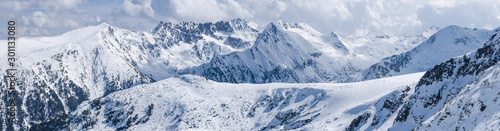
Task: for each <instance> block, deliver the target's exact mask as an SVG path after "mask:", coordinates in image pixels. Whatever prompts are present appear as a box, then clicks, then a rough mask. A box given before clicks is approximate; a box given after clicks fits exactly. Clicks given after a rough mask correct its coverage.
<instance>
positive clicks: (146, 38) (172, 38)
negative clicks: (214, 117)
mask: <svg viewBox="0 0 500 131" xmlns="http://www.w3.org/2000/svg"><path fill="white" fill-rule="evenodd" d="M247 23H248V22H245V21H243V20H241V19H236V20H232V21H226V22H222V21H221V22H217V23H210V22H209V23H204V24H194V23H189V22H185V23H181V24H177V25H171V24H169V23H162V24H160V25H159V26H158V27H157V28H156V29H155V30H153V31H151V32H136V31H129V30H125V29H120V28H116V27H112V26H110V25H108V24H101V25H98V26H91V27H86V28H81V29H77V30H74V31H70V32H67V33H64V34H62V35H59V36H54V37H34V38H30V37H22V38H20V39H19V40H18V41H17V43H19V44H18V47H17V52H16V55H17V57H18V60H17V61H16V64H18V65H16V66H17V69H18V71H19V72H18V73H17V77H18V81H19V83H18V85H19V87H18V92H20V93H19V94H18V97H19V98H18V99H17V100H18V103H19V104H18V107H17V108H18V109H19V110H17V114H18V116H20V118H24V119H20V120H19V122H17V125H14V127H12V126H8V128H2V130H3V129H7V130H11V129H16V130H27V129H37V130H42V129H56V128H60V127H65V126H67V125H65V124H61V123H66V122H67V121H68V118H67V116H68V113H69V112H70V111H72V110H75V109H76V107H77V106H78V105H79V104H80V103H82V102H83V101H86V100H92V99H95V98H99V97H102V96H105V95H107V94H109V93H112V92H114V91H117V90H122V89H127V88H130V87H132V86H135V85H140V84H145V83H151V82H155V81H157V80H162V79H165V78H167V77H172V76H174V75H175V74H176V70H177V69H180V68H186V67H191V66H196V65H197V64H201V63H203V62H205V61H208V60H209V58H206V56H210V57H211V56H212V55H211V54H214V53H215V52H218V53H229V52H231V51H237V50H241V49H244V48H246V47H247V46H251V43H253V42H252V37H255V35H256V34H257V31H256V30H255V29H253V28H251V27H250V25H248V24H247ZM167 29H170V30H172V31H168V32H162V31H165V30H167ZM200 37H201V38H200ZM247 37H248V38H247ZM228 39H231V40H228ZM225 41H226V42H225ZM234 41H236V42H234ZM4 43H6V42H4ZM169 43H171V44H169ZM235 43H242V44H241V46H240V47H237V49H236V48H232V47H231V46H229V45H228V44H235ZM244 43H247V44H250V45H244ZM2 45H4V44H2ZM3 51H5V50H2V51H0V52H3ZM3 53H4V54H6V53H5V52H3ZM207 54H208V55H207ZM0 60H3V61H7V60H6V58H5V57H1V58H0ZM0 69H1V70H5V69H7V65H6V64H2V65H0ZM4 73H5V72H4ZM4 76H6V75H5V74H4ZM6 80H7V79H4V81H2V82H1V83H0V85H2V87H3V85H7V81H6ZM0 90H1V91H5V90H6V88H2V89H0ZM1 97H2V98H3V99H4V100H6V99H7V95H6V94H1ZM3 109H4V108H2V109H1V110H2V111H5V110H3ZM5 122H6V117H2V124H3V125H5V124H6V123H5ZM2 127H6V126H2Z"/></svg>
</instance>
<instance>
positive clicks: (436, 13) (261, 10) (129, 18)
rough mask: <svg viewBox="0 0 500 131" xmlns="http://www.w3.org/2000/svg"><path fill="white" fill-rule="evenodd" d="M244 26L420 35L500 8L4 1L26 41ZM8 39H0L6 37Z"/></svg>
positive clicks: (408, 3) (479, 1) (321, 1)
mask: <svg viewBox="0 0 500 131" xmlns="http://www.w3.org/2000/svg"><path fill="white" fill-rule="evenodd" d="M234 18H244V19H246V20H248V21H253V22H256V23H257V24H259V26H260V27H263V26H265V25H267V24H268V23H269V22H272V21H277V20H285V21H288V22H300V23H307V24H309V25H311V26H312V27H313V28H315V29H317V30H318V31H320V32H322V33H328V32H332V31H333V32H336V33H339V34H341V35H351V34H352V35H364V34H366V33H368V32H381V33H386V34H391V35H415V34H420V33H422V32H423V31H425V30H426V29H428V28H429V27H430V26H438V27H445V26H447V25H459V26H462V27H470V28H486V29H493V28H496V27H498V26H500V1H499V0H433V1H428V0H1V1H0V21H4V23H5V25H4V26H0V30H6V27H7V26H6V25H7V24H6V23H7V21H8V20H15V21H16V22H17V27H18V32H20V33H21V34H22V35H31V36H50V35H57V34H60V33H63V32H66V31H69V30H73V29H76V28H80V27H85V26H90V25H97V24H100V23H103V22H106V23H109V24H111V25H113V26H116V27H120V28H125V29H131V30H144V31H146V30H151V29H153V28H154V27H155V26H156V25H157V24H158V23H159V22H160V21H169V22H173V23H179V22H182V21H194V22H207V21H219V20H230V19H234ZM5 32H6V31H3V32H1V33H0V35H1V36H5Z"/></svg>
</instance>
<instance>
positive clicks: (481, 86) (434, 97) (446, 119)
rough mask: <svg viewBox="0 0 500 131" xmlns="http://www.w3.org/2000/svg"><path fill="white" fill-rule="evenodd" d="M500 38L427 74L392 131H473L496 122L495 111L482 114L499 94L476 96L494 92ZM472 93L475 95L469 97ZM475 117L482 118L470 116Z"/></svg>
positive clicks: (492, 37)
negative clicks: (423, 130)
mask: <svg viewBox="0 0 500 131" xmlns="http://www.w3.org/2000/svg"><path fill="white" fill-rule="evenodd" d="M499 37H500V35H499V34H495V35H493V36H491V38H490V39H489V40H488V41H487V42H486V43H485V44H484V45H483V47H481V48H479V49H477V50H476V51H473V52H470V53H467V54H465V55H463V56H459V57H455V58H452V59H449V60H447V61H445V62H443V63H440V64H438V65H436V66H434V67H433V68H432V69H430V70H429V71H427V72H426V73H425V75H424V76H423V77H422V78H421V80H420V81H419V83H418V85H417V87H416V91H415V93H414V94H413V95H412V96H411V97H410V99H409V101H408V102H406V103H405V104H404V105H403V107H402V109H401V110H400V111H399V112H398V116H397V118H396V122H395V123H394V126H393V127H391V129H396V130H410V129H413V128H415V127H418V126H421V127H420V128H426V129H427V128H429V129H433V126H434V127H435V126H439V128H447V129H456V128H458V129H462V128H465V129H472V126H474V125H476V126H475V127H477V126H479V123H483V124H484V123H485V122H494V121H498V118H497V117H495V116H496V115H497V112H496V111H495V109H493V110H490V109H488V110H487V112H484V111H485V109H487V108H489V107H492V108H494V107H495V105H492V103H491V102H492V101H491V100H492V99H494V98H495V97H498V94H497V93H498V92H491V93H484V94H481V96H477V95H479V94H477V92H488V91H495V90H496V89H492V88H497V87H496V86H495V81H496V76H498V74H495V72H496V70H497V66H498V62H499V61H500V39H499ZM489 87H491V88H489ZM471 92H472V93H474V92H475V93H476V94H475V95H472V94H471ZM485 99H489V100H485ZM483 100H484V101H483ZM472 102H477V103H472ZM493 103H495V102H493ZM488 106H489V107H488ZM478 110H479V111H478ZM479 112H482V113H479ZM475 114H478V115H479V114H480V115H481V116H477V117H476V116H471V115H475ZM453 118H459V119H453ZM476 118H477V119H476ZM422 122H424V123H422ZM468 122H471V123H468ZM422 124H423V125H422ZM441 124H443V125H441ZM484 126H486V125H484ZM494 126H495V125H488V126H487V127H477V128H478V129H480V128H491V127H494Z"/></svg>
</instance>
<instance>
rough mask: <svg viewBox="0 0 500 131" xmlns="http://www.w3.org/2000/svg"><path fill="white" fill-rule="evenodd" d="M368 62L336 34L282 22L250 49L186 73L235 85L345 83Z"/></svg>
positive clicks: (272, 24) (270, 26) (220, 56)
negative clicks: (325, 33) (323, 32)
mask: <svg viewBox="0 0 500 131" xmlns="http://www.w3.org/2000/svg"><path fill="white" fill-rule="evenodd" d="M364 62H365V60H364V58H362V57H360V56H358V55H356V54H355V53H354V52H353V51H352V50H351V49H350V48H348V47H347V46H346V45H344V44H343V43H342V42H341V41H340V40H339V39H338V37H337V35H335V34H334V33H330V34H327V35H323V34H321V33H319V32H317V31H315V30H314V29H312V28H311V27H309V26H308V25H306V24H297V23H287V22H284V21H279V22H273V23H271V24H269V25H268V26H267V28H266V29H264V31H263V32H262V33H260V34H259V36H258V37H257V40H256V41H255V44H254V45H253V46H252V47H251V48H250V49H248V50H245V51H242V52H234V53H230V54H227V55H218V56H215V57H214V58H213V59H212V60H211V61H210V62H209V63H206V64H203V65H201V66H198V67H195V68H191V69H187V70H184V71H182V72H183V73H184V74H198V75H201V76H205V77H207V78H208V79H211V80H215V81H220V82H231V83H270V82H292V83H297V82H299V83H307V82H328V81H336V82H344V81H349V80H350V78H351V77H352V76H353V75H354V74H356V73H357V72H359V71H360V69H361V67H362V65H366V64H363V63H364Z"/></svg>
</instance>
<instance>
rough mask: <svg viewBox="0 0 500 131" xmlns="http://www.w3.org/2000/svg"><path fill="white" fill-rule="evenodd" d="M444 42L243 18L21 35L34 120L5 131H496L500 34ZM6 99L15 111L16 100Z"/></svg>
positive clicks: (25, 105) (447, 36)
mask: <svg viewBox="0 0 500 131" xmlns="http://www.w3.org/2000/svg"><path fill="white" fill-rule="evenodd" d="M436 30H437V28H431V29H430V30H429V31H428V32H424V33H423V35H420V36H415V37H413V36H405V37H394V36H388V35H383V34H376V33H375V34H376V35H369V36H366V37H341V36H338V35H336V34H335V33H333V32H332V33H327V34H322V33H320V32H318V31H316V30H314V29H313V28H311V27H310V26H308V25H307V24H302V23H287V22H284V21H278V22H272V23H270V24H269V25H267V26H266V28H265V29H264V30H262V31H258V30H257V29H256V25H255V24H254V23H252V22H247V21H245V20H242V19H235V20H230V21H219V22H207V23H193V22H182V23H179V24H172V23H169V22H161V23H160V24H158V26H157V27H156V28H154V29H153V30H151V31H130V30H126V29H120V28H116V27H113V26H111V25H108V24H101V25H97V26H91V27H85V28H80V29H77V30H73V31H70V32H67V33H64V34H61V35H58V36H53V37H22V38H19V39H18V41H17V43H18V46H17V47H16V56H17V58H18V59H17V60H16V66H17V69H18V73H17V78H18V83H17V85H19V87H18V88H17V91H18V92H19V94H17V95H18V98H17V103H18V104H17V109H18V110H17V112H16V114H17V115H18V117H19V118H21V119H19V121H18V122H17V123H16V124H15V125H9V124H8V122H6V119H7V117H6V116H1V117H0V118H1V119H0V125H1V126H0V130H2V131H3V130H65V129H70V130H86V129H93V130H105V129H109V130H122V129H127V130H143V129H146V130H164V129H178V130H181V129H212V130H217V129H220V130H230V129H249V130H250V129H255V130H258V129H262V130H271V129H310V130H321V129H332V130H374V129H377V130H387V129H413V128H417V129H429V130H432V129H435V128H434V127H436V128H439V129H448V127H453V128H455V127H459V128H462V127H463V128H464V129H473V128H476V127H478V126H482V127H485V128H477V129H494V128H495V126H496V125H492V124H491V123H490V122H496V121H498V120H497V118H496V116H498V115H495V114H497V112H496V110H495V106H494V105H492V104H494V103H495V102H496V100H494V99H493V97H494V95H495V92H498V91H496V90H495V89H492V88H494V87H496V86H495V84H496V81H497V80H496V77H495V76H496V75H497V74H496V72H497V71H496V70H497V69H496V68H497V67H498V65H497V64H496V63H497V62H498V56H499V53H498V50H499V45H500V44H499V41H498V36H493V37H490V36H491V35H492V34H493V32H497V31H499V30H500V29H496V30H494V31H488V30H476V29H464V28H460V27H456V26H450V27H447V28H444V29H442V30H440V31H439V32H437V33H436V34H434V35H432V36H430V35H429V34H432V32H435V31H436ZM429 36H430V37H429ZM427 38H429V39H428V40H426V41H425V42H423V43H422V44H420V45H419V43H421V41H424V40H425V39H427ZM488 38H489V41H488V42H487V43H486V44H484V45H483V47H482V48H480V49H478V50H477V51H474V52H471V53H468V54H466V55H464V56H460V57H455V56H459V55H461V54H465V53H467V52H468V51H472V50H475V49H477V48H479V47H481V44H482V43H483V42H484V41H486V40H488ZM0 42H1V43H6V42H5V41H3V40H0ZM417 45H418V46H417ZM5 46H6V45H5V44H0V47H1V48H2V49H5V48H6V47H5ZM415 46H417V47H416V48H414V49H413V50H411V51H409V50H410V49H412V48H413V47H415ZM4 47H5V48H4ZM386 47H387V49H385V48H386ZM5 51H6V50H0V54H7V53H6V52H5ZM407 51H408V52H407ZM402 52H406V53H403V54H402V55H404V54H408V55H407V56H409V57H408V59H406V57H405V59H402V60H401V59H400V56H401V55H399V56H393V57H388V58H386V59H385V60H383V61H382V62H381V63H382V64H381V63H378V64H375V65H379V66H380V68H377V69H381V70H372V72H375V73H371V75H366V74H365V76H371V77H370V78H368V77H367V79H371V78H377V77H379V76H380V77H385V76H392V75H394V76H395V75H398V76H396V77H390V78H383V79H376V80H367V81H362V82H356V83H336V84H334V83H327V82H349V81H359V80H360V78H359V76H360V74H361V71H362V69H366V68H368V67H369V66H370V65H372V64H374V63H375V62H377V61H379V59H381V58H383V57H387V56H389V55H394V54H398V53H402ZM457 52H462V53H457ZM452 57H455V58H452ZM426 58H432V59H429V60H430V61H426ZM449 58H452V59H450V60H448V61H446V62H444V63H441V64H439V63H440V62H442V61H445V60H447V59H449ZM393 59H394V60H393ZM441 59H442V60H441ZM0 60H1V61H7V60H6V58H5V57H0ZM392 60H393V61H392ZM391 62H395V63H396V64H394V63H392V64H390V63H391ZM433 62H434V64H433ZM386 63H389V64H386ZM398 63H406V64H401V65H398ZM435 64H438V65H436V66H434V65H435ZM375 65H374V66H375ZM387 65H391V66H387ZM374 66H372V67H374ZM392 66H397V69H398V70H399V71H396V70H395V69H393V68H392ZM433 66H434V67H433ZM377 67H378V66H377ZM385 68H387V70H390V71H386V70H384V69H385ZM5 69H7V65H6V64H2V65H0V70H5ZM427 69H430V70H429V71H428V72H426V74H425V75H424V76H423V77H422V79H420V77H421V76H422V75H423V73H416V74H410V73H415V72H420V71H422V72H423V71H427ZM393 70H394V71H393ZM365 72H369V71H365ZM380 72H382V73H385V74H384V75H373V74H377V73H379V74H380ZM387 72H389V73H387ZM2 74H3V75H4V76H5V72H3V73H2ZM367 74H368V73H367ZM402 74H409V75H402ZM400 75H401V76H400ZM373 76H375V77H373ZM4 78H5V77H4ZM419 79H420V80H419ZM417 81H418V84H417ZM220 82H229V83H220ZM314 82H323V83H314ZM237 83H246V84H237ZM250 83H260V84H250ZM262 83H267V84H262ZM6 85H7V79H3V81H1V82H0V86H1V87H5V86H6ZM6 89H7V88H0V91H2V92H5V91H6ZM484 90H492V91H491V92H487V93H482V92H484ZM478 92H479V93H482V94H484V95H480V96H478V95H477V94H478ZM471 96H472V97H471ZM476 96H477V97H476ZM0 97H1V98H2V99H3V100H4V101H1V102H0V104H1V105H6V103H4V102H5V101H6V100H7V97H8V96H7V95H6V94H0ZM489 98H492V99H489ZM495 98H496V97H495ZM472 102H477V103H482V104H479V105H477V104H471V103H472ZM455 106H460V107H464V108H454V107H455ZM490 107H491V108H490ZM476 109H479V111H478V110H476ZM0 112H6V110H5V108H0ZM448 112H456V113H448ZM457 113H458V114H457ZM461 114H466V115H461ZM471 114H473V115H477V114H479V115H477V116H471ZM481 116H483V117H481ZM484 116H486V117H484ZM479 117H481V118H479ZM456 118H458V119H456ZM457 120H458V121H457ZM468 123H472V124H468ZM483 125H484V126H483Z"/></svg>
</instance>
